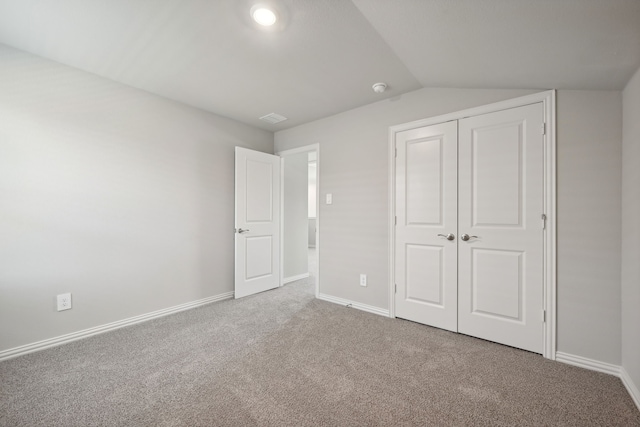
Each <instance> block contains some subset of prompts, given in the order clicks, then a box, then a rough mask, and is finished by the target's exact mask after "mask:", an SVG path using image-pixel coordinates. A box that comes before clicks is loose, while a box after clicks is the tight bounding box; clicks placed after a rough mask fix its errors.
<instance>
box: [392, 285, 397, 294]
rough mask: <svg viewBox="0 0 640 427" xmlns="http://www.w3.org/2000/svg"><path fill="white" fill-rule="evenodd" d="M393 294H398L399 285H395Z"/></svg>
mask: <svg viewBox="0 0 640 427" xmlns="http://www.w3.org/2000/svg"><path fill="white" fill-rule="evenodd" d="M393 293H394V294H397V293H398V285H397V284H395V283H394V284H393Z"/></svg>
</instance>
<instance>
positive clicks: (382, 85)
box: [371, 82, 387, 93]
mask: <svg viewBox="0 0 640 427" xmlns="http://www.w3.org/2000/svg"><path fill="white" fill-rule="evenodd" d="M371 89H373V91H374V92H375V93H382V92H384V91H385V90H387V84H386V83H382V82H380V83H375V84H374V85H373V86H371Z"/></svg>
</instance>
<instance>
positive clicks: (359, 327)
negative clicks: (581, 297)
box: [0, 278, 640, 426]
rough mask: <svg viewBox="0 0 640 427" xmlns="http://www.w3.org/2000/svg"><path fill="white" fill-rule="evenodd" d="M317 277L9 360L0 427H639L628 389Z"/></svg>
mask: <svg viewBox="0 0 640 427" xmlns="http://www.w3.org/2000/svg"><path fill="white" fill-rule="evenodd" d="M312 283H313V278H310V279H308V280H303V281H298V282H294V283H292V284H290V285H287V286H285V287H283V288H280V289H276V290H273V291H268V292H265V293H262V294H259V295H254V296H250V297H247V298H243V299H240V300H235V301H224V302H220V303H214V304H210V305H207V306H204V307H200V308H197V309H193V310H190V311H186V312H182V313H177V314H175V315H171V316H167V317H164V318H160V319H156V320H153V321H149V322H146V323H143V324H139V325H135V326H131V327H128V328H123V329H120V330H117V331H113V332H110V333H106V334H102V335H98V336H95V337H91V338H88V339H85V340H81V341H76V342H73V343H70V344H67V345H63V346H59V347H55V348H51V349H48V350H44V351H41V352H38V353H33V354H29V355H25V356H22V357H18V358H15V359H11V360H8V361H5V362H1V363H0V425H2V426H313V425H319V426H395V425H400V426H516V425H519V426H556V425H557V426H640V411H638V409H637V408H636V407H635V405H634V403H633V401H632V400H631V398H630V397H629V395H628V394H627V392H626V390H625V388H624V386H623V385H622V383H621V382H620V380H619V379H618V378H615V377H613V376H609V375H606V374H600V373H597V372H592V371H588V370H584V369H580V368H576V367H572V366H568V365H565V364H561V363H558V362H553V361H549V360H546V359H544V358H542V357H541V356H539V355H535V354H532V353H528V352H525V351H521V350H517V349H513V348H510V347H505V346H501V345H498V344H493V343H490V342H486V341H483V340H479V339H475V338H471V337H468V336H464V335H459V334H454V333H450V332H446V331H442V330H439V329H435V328H431V327H428V326H423V325H419V324H415V323H412V322H408V321H404V320H399V319H389V318H385V317H381V316H377V315H374V314H369V313H365V312H362V311H358V310H355V309H352V308H346V307H342V306H339V305H335V304H331V303H328V302H324V301H320V300H316V299H314V297H313V285H312Z"/></svg>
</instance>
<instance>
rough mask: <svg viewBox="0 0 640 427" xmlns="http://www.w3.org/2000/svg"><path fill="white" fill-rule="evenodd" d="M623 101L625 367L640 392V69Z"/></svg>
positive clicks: (623, 323) (623, 315) (623, 306)
mask: <svg viewBox="0 0 640 427" xmlns="http://www.w3.org/2000/svg"><path fill="white" fill-rule="evenodd" d="M622 100H623V119H622V127H623V146H622V230H623V233H622V366H623V368H624V369H625V370H626V371H627V373H628V374H629V377H630V378H631V379H632V381H633V382H634V384H635V387H636V389H637V390H640V69H639V70H638V71H637V72H636V74H635V76H634V77H633V78H632V79H631V80H630V81H629V83H628V84H627V87H626V88H625V90H624V92H623V94H622ZM637 397H638V398H640V395H639V396H637Z"/></svg>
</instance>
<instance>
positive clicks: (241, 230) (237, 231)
mask: <svg viewBox="0 0 640 427" xmlns="http://www.w3.org/2000/svg"><path fill="white" fill-rule="evenodd" d="M247 231H250V230H249V229H246V230H244V229H242V228H238V229H237V230H236V233H238V234H242V233H246V232H247Z"/></svg>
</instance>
